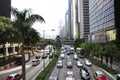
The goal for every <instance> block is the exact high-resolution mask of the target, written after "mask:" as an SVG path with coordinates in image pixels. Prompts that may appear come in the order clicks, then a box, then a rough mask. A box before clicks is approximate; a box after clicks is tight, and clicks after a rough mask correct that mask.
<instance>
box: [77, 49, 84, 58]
mask: <svg viewBox="0 0 120 80" xmlns="http://www.w3.org/2000/svg"><path fill="white" fill-rule="evenodd" d="M76 54H77V56H78V57H80V58H83V57H84V55H85V51H84V49H83V48H80V47H78V48H76Z"/></svg>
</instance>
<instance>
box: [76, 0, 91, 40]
mask: <svg viewBox="0 0 120 80" xmlns="http://www.w3.org/2000/svg"><path fill="white" fill-rule="evenodd" d="M77 3H78V29H79V30H78V31H79V33H80V34H79V35H80V36H79V37H80V38H82V39H85V40H86V41H88V35H89V0H78V2H77Z"/></svg>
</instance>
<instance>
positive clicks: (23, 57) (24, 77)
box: [22, 45, 26, 80]
mask: <svg viewBox="0 0 120 80" xmlns="http://www.w3.org/2000/svg"><path fill="white" fill-rule="evenodd" d="M22 78H23V80H26V70H25V54H24V46H23V45H22Z"/></svg>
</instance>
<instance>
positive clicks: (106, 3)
mask: <svg viewBox="0 0 120 80" xmlns="http://www.w3.org/2000/svg"><path fill="white" fill-rule="evenodd" d="M116 1H117V0H116ZM115 5H117V4H116V2H115V0H89V20H90V40H91V41H95V42H101V43H103V42H106V41H111V40H115V39H116V31H117V30H116V29H117V28H116V27H117V26H118V25H117V24H116V21H117V20H116V18H115V17H117V16H116V13H115V9H116V7H115ZM117 12H118V11H117Z"/></svg>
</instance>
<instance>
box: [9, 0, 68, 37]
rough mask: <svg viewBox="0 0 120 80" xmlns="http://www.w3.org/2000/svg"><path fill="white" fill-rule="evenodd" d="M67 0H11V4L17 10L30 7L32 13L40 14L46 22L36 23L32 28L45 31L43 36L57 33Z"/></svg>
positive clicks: (63, 17) (51, 35)
mask: <svg viewBox="0 0 120 80" xmlns="http://www.w3.org/2000/svg"><path fill="white" fill-rule="evenodd" d="M67 4H68V0H11V5H12V6H13V7H14V8H18V9H19V10H23V9H25V8H26V9H29V8H30V9H32V13H34V14H39V15H41V16H42V17H43V18H44V19H45V21H46V23H45V24H41V23H36V24H35V25H34V26H33V28H35V29H37V30H39V32H40V33H41V35H43V34H42V31H40V30H51V29H55V31H45V37H53V36H55V35H57V34H58V26H59V22H60V21H61V20H63V21H64V19H65V12H66V10H67V7H68V5H67Z"/></svg>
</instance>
